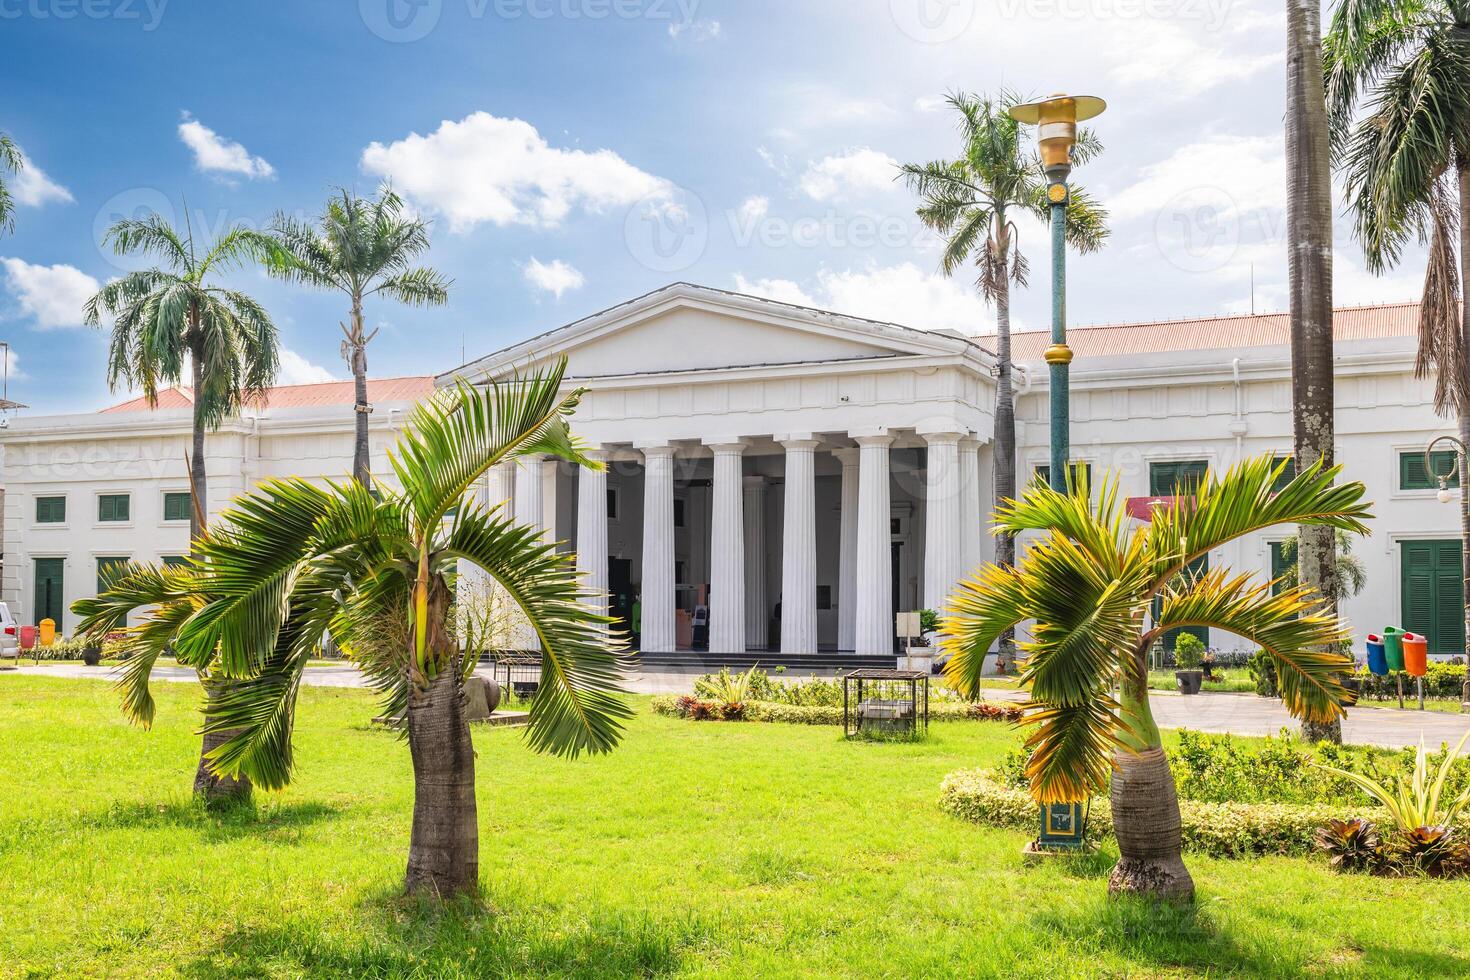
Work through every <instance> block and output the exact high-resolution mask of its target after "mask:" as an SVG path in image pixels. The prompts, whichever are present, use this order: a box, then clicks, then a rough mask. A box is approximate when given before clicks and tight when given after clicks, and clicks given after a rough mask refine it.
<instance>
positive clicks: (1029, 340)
mask: <svg viewBox="0 0 1470 980" xmlns="http://www.w3.org/2000/svg"><path fill="white" fill-rule="evenodd" d="M1332 332H1333V336H1334V337H1335V338H1336V339H1337V340H1339V341H1350V340H1374V339H1378V338H1382V337H1414V336H1417V335H1418V332H1419V304H1418V303H1395V304H1391V305H1386V306H1349V307H1343V308H1342V309H1339V310H1337V311H1336V314H1335V316H1334V317H1333V323H1332ZM975 340H976V342H977V343H979V344H980V345H981V346H983V347H985V348H987V349H989V350H994V349H995V338H994V337H976V338H975ZM1290 342H1291V317H1290V316H1289V315H1288V314H1286V313H1263V314H1257V315H1251V314H1248V313H1247V314H1242V315H1239V316H1218V317H1204V318H1200V319H1194V320H1161V321H1159V322H1157V323H1117V324H1103V325H1099V326H1087V327H1068V328H1067V345H1068V346H1070V347H1071V348H1072V350H1073V352H1074V353H1076V355H1077V356H1078V357H1079V358H1086V357H1120V356H1125V355H1129V354H1154V353H1167V352H1170V351H1186V350H1211V349H1219V348H1222V347H1270V346H1278V345H1279V346H1286V345H1287V344H1289V343H1290ZM1050 343H1051V333H1050V331H1047V330H1027V331H1025V332H1018V333H1015V334H1012V335H1011V354H1012V357H1014V358H1015V360H1017V361H1039V360H1041V354H1042V352H1043V351H1044V350H1046V348H1047V346H1048V345H1049V344H1050Z"/></svg>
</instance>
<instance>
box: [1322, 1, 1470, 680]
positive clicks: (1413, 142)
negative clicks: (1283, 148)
mask: <svg viewBox="0 0 1470 980" xmlns="http://www.w3.org/2000/svg"><path fill="white" fill-rule="evenodd" d="M1467 32H1470V6H1467V5H1466V4H1464V3H1457V2H1455V3H1452V2H1450V0H1347V2H1344V3H1342V4H1340V5H1339V6H1338V8H1337V13H1336V15H1335V16H1334V17H1333V21H1332V28H1331V30H1330V31H1329V32H1328V34H1327V37H1326V38H1325V39H1324V41H1323V50H1322V70H1323V73H1324V74H1325V76H1326V84H1327V107H1328V114H1329V120H1330V123H1331V127H1332V144H1333V152H1334V158H1335V160H1336V162H1337V164H1338V166H1339V169H1340V172H1341V173H1342V175H1343V177H1344V183H1345V185H1346V191H1347V199H1348V204H1349V206H1350V207H1351V209H1352V213H1353V217H1354V233H1355V234H1356V236H1357V238H1358V240H1359V241H1360V242H1361V243H1362V245H1363V255H1364V258H1365V259H1366V263H1367V266H1368V269H1369V270H1370V271H1372V272H1375V273H1381V272H1384V271H1385V270H1387V269H1390V268H1392V267H1393V266H1395V265H1397V264H1398V262H1399V260H1400V258H1401V257H1402V255H1403V248H1404V246H1405V245H1406V244H1408V242H1409V240H1410V238H1411V236H1417V237H1418V238H1419V239H1420V240H1421V241H1424V240H1427V241H1428V244H1429V261H1428V265H1427V267H1426V270H1425V275H1424V295H1423V299H1422V301H1421V302H1420V304H1419V356H1418V359H1417V361H1416V363H1415V365H1414V369H1415V370H1414V373H1415V374H1416V375H1417V376H1418V377H1426V376H1428V375H1430V374H1434V375H1435V378H1436V381H1435V388H1434V410H1435V411H1436V412H1437V413H1438V414H1440V415H1441V416H1444V417H1449V416H1451V415H1455V416H1457V417H1458V420H1459V429H1460V441H1461V442H1462V443H1464V444H1467V445H1470V309H1466V308H1465V306H1464V304H1462V302H1461V292H1460V290H1461V283H1462V282H1470V248H1467V247H1466V239H1465V235H1466V234H1467V230H1470V62H1467V53H1466V49H1465V38H1466V37H1467ZM1365 103H1366V104H1367V112H1366V114H1363V113H1362V109H1363V108H1364V104H1365ZM1360 115H1361V118H1359V116H1360ZM1457 235H1458V237H1459V245H1460V251H1459V257H1458V263H1457V261H1456V255H1455V246H1456V241H1455V239H1456V237H1457ZM1466 472H1467V470H1466V466H1465V459H1464V458H1463V457H1462V458H1461V460H1460V473H1461V474H1462V477H1463V475H1464V474H1465V473H1466ZM1460 495H1461V499H1460V560H1461V562H1462V563H1463V567H1462V571H1463V578H1464V579H1465V581H1467V582H1470V480H1467V479H1463V478H1462V479H1461V480H1460ZM1465 622H1466V626H1467V627H1470V594H1467V596H1466V601H1465ZM1467 635H1470V633H1467ZM1467 691H1470V686H1467Z"/></svg>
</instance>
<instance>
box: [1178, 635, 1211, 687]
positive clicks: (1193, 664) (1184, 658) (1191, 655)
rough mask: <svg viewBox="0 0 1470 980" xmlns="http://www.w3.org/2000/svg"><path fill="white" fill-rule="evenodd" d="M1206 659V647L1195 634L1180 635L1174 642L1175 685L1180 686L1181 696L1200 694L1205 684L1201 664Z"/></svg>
mask: <svg viewBox="0 0 1470 980" xmlns="http://www.w3.org/2000/svg"><path fill="white" fill-rule="evenodd" d="M1204 659H1205V645H1204V642H1203V641H1201V640H1200V638H1199V637H1197V636H1195V635H1194V634H1193V633H1180V634H1179V638H1178V639H1177V640H1175V641H1174V664H1175V666H1176V667H1177V668H1178V669H1177V670H1175V671H1174V683H1176V684H1178V685H1179V693H1180V694H1198V693H1199V689H1200V685H1201V684H1202V683H1204V677H1205V675H1204V671H1202V670H1200V664H1201V663H1203V662H1204Z"/></svg>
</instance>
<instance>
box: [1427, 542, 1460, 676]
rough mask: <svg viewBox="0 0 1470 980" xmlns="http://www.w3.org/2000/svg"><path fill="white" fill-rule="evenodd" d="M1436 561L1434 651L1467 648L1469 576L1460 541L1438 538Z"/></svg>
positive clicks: (1432, 646)
mask: <svg viewBox="0 0 1470 980" xmlns="http://www.w3.org/2000/svg"><path fill="white" fill-rule="evenodd" d="M1435 543H1436V544H1437V545H1439V547H1438V548H1437V549H1436V554H1435V562H1434V566H1435V567H1434V573H1435V575H1434V627H1435V629H1434V633H1433V634H1432V637H1431V641H1430V644H1429V651H1430V652H1431V653H1453V654H1463V653H1464V652H1465V580H1464V577H1463V573H1462V571H1461V565H1460V542H1458V541H1437V542H1435Z"/></svg>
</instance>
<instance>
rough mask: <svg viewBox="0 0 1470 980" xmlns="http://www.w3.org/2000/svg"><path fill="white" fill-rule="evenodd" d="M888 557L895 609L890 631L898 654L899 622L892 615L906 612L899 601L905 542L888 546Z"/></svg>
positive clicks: (890, 617)
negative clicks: (900, 571)
mask: <svg viewBox="0 0 1470 980" xmlns="http://www.w3.org/2000/svg"><path fill="white" fill-rule="evenodd" d="M888 556H889V558H888V561H889V566H890V571H889V585H890V586H891V588H892V590H893V608H892V609H890V610H889V613H890V614H889V616H888V629H889V631H890V632H891V633H892V634H893V649H894V651H895V652H897V651H898V622H897V620H896V619H894V616H893V615H892V614H893V613H898V612H903V611H904V608H903V606H902V605H900V603H899V600H898V597H899V593H900V587H901V583H902V581H903V580H902V579H901V578H900V577H899V570H900V569H901V568H903V542H902V541H894V542H892V543H891V544H890V545H889V546H888Z"/></svg>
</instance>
